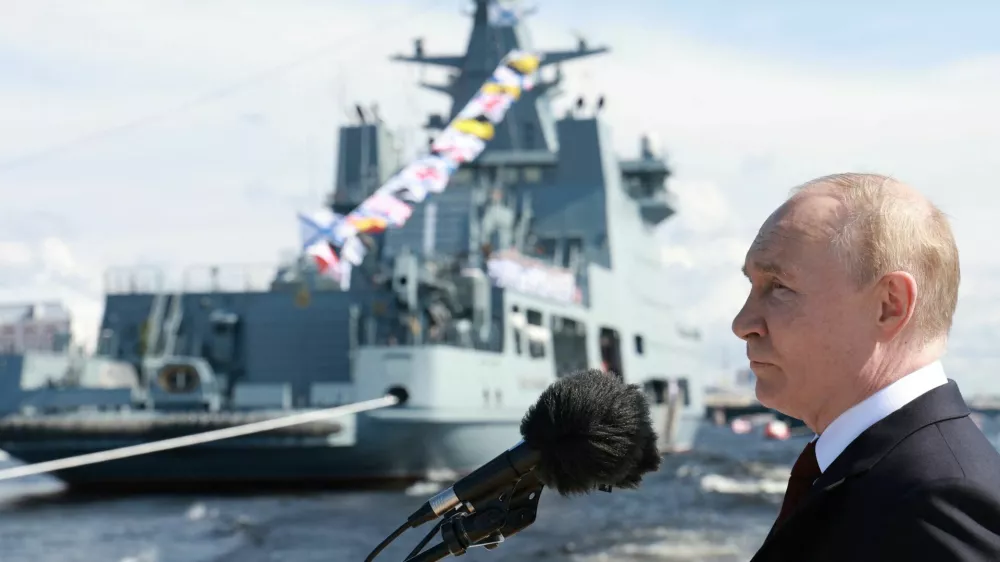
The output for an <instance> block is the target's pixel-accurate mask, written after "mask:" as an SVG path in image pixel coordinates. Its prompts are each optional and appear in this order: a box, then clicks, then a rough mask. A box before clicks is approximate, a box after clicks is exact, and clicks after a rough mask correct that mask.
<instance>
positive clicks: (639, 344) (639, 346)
mask: <svg viewBox="0 0 1000 562" xmlns="http://www.w3.org/2000/svg"><path fill="white" fill-rule="evenodd" d="M643 343H644V342H643V341H642V336H640V335H639V334H636V335H635V353H636V355H642V354H643Z"/></svg>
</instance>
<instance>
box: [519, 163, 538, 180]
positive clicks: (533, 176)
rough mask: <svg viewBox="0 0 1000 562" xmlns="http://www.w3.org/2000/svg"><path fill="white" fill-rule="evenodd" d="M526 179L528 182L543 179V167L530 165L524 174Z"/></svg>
mask: <svg viewBox="0 0 1000 562" xmlns="http://www.w3.org/2000/svg"><path fill="white" fill-rule="evenodd" d="M522 176H523V177H524V181H526V182H528V183H538V182H540V181H542V169H541V168H539V167H538V166H528V167H526V168H525V169H524V172H523V174H522Z"/></svg>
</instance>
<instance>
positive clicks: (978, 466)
mask: <svg viewBox="0 0 1000 562" xmlns="http://www.w3.org/2000/svg"><path fill="white" fill-rule="evenodd" d="M872 473H873V475H881V476H882V478H878V479H879V480H886V481H890V482H892V483H893V484H892V485H890V486H889V488H888V489H886V490H885V491H886V492H890V493H891V494H892V495H894V496H896V497H900V496H902V495H903V494H905V493H908V492H909V491H910V490H917V489H918V488H920V487H921V486H922V485H924V484H928V483H932V482H947V481H949V480H950V479H966V480H968V481H969V482H968V485H971V486H979V487H983V488H988V489H995V490H997V491H998V492H1000V453H998V452H997V450H996V449H995V448H994V447H993V445H992V444H991V443H990V442H989V440H988V439H986V436H985V435H983V433H982V431H980V429H979V428H978V427H977V426H976V424H975V423H973V422H972V420H971V419H969V418H968V417H964V418H958V419H954V420H947V421H943V422H938V423H933V424H930V425H927V426H925V427H923V428H921V429H920V430H918V431H915V432H914V433H912V434H910V435H909V436H907V437H906V438H905V439H903V440H902V441H900V442H899V443H898V444H897V446H896V447H894V448H893V449H892V450H891V451H890V452H889V453H888V454H887V455H886V456H885V457H884V458H883V459H881V461H879V462H878V463H877V464H876V466H875V467H874V468H873V470H872Z"/></svg>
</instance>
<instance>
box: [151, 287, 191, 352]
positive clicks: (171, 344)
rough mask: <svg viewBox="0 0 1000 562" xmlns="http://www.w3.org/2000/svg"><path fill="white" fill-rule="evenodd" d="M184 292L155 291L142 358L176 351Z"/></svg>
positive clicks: (182, 314)
mask: <svg viewBox="0 0 1000 562" xmlns="http://www.w3.org/2000/svg"><path fill="white" fill-rule="evenodd" d="M183 304H184V294H183V293H182V292H181V291H177V292H175V293H173V294H169V293H167V292H165V291H164V292H160V293H157V294H156V295H155V296H154V297H153V305H152V306H151V307H150V311H149V318H148V319H147V324H146V325H147V327H146V345H145V350H144V353H143V359H150V358H154V357H164V356H168V355H173V354H174V353H176V352H177V336H178V334H179V332H180V327H181V321H182V320H183V319H184V306H183Z"/></svg>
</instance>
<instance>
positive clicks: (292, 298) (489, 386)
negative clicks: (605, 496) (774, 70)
mask: <svg viewBox="0 0 1000 562" xmlns="http://www.w3.org/2000/svg"><path fill="white" fill-rule="evenodd" d="M475 4H476V9H475V12H474V15H473V27H472V33H471V36H470V39H469V42H468V48H467V52H466V53H465V54H464V55H460V56H433V55H430V54H428V53H426V52H425V48H424V45H423V43H422V42H421V41H418V42H417V43H416V44H415V45H414V52H413V53H412V54H411V55H409V56H400V57H397V59H398V60H401V61H406V62H410V63H416V64H424V65H433V66H438V67H445V68H448V69H451V70H453V71H454V74H453V77H452V79H451V80H450V82H448V83H446V84H425V85H424V86H426V87H428V88H430V89H432V90H435V91H438V92H441V93H444V94H446V95H448V96H450V97H451V99H452V110H451V115H449V116H447V117H444V116H435V115H432V116H431V117H430V119H429V120H428V123H427V125H428V128H429V129H431V130H432V131H433V130H434V129H440V128H442V127H444V126H445V124H446V123H447V122H448V121H450V119H451V118H452V117H454V115H455V113H456V112H457V111H458V110H459V109H460V108H461V107H462V106H463V105H464V104H465V103H466V101H468V100H469V99H470V97H471V96H472V95H473V94H474V93H475V91H476V90H477V88H479V86H480V85H481V84H482V83H483V80H484V79H486V78H487V77H488V75H489V72H490V71H491V69H493V68H495V67H496V65H497V64H498V62H499V61H500V60H501V58H502V57H503V56H504V55H505V54H506V53H507V52H509V51H510V50H512V49H515V48H520V49H530V47H531V46H530V45H526V44H524V41H523V37H524V33H523V30H522V27H521V26H522V25H523V23H521V22H520V21H518V22H510V21H497V20H496V19H495V18H491V9H493V8H495V6H494V5H492V3H491V2H487V1H485V0H478V1H476V3H475ZM605 50H606V49H604V48H590V47H588V46H586V45H585V44H583V43H581V44H580V45H579V47H578V48H577V49H575V50H567V51H562V52H549V53H544V58H543V59H542V66H543V68H542V71H543V72H542V79H541V80H540V82H539V83H538V84H537V85H536V86H535V88H534V89H532V90H530V91H526V92H525V93H524V95H523V96H522V98H521V99H520V100H519V101H518V102H517V103H516V104H514V105H513V107H512V108H511V109H510V111H509V112H508V114H507V117H506V119H505V120H504V122H503V123H502V124H501V125H499V126H498V127H497V128H496V135H495V137H494V138H493V139H492V140H491V141H490V142H489V143H488V145H487V147H486V150H485V152H483V154H482V155H481V156H480V157H479V158H478V159H476V160H475V161H473V162H471V163H469V164H467V165H465V166H463V167H462V168H461V169H459V170H457V171H456V172H455V174H454V176H453V177H452V180H451V182H450V183H449V185H448V188H447V189H446V190H445V191H444V192H443V193H441V194H435V195H432V196H430V197H428V199H427V200H426V201H425V202H424V203H422V204H420V205H417V206H416V207H415V209H414V213H413V216H412V217H411V218H410V219H409V220H408V222H407V223H406V224H405V225H404V226H403V227H402V228H398V229H389V230H387V231H385V232H384V233H381V234H378V235H375V236H373V237H371V239H370V243H371V244H372V249H371V251H370V252H369V254H368V256H367V258H366V260H365V262H364V263H363V264H362V265H361V266H360V267H358V268H355V270H354V272H353V274H352V280H351V286H350V288H349V289H348V290H341V289H340V288H339V287H338V286H337V285H336V284H335V283H333V282H332V281H330V280H328V279H325V278H322V277H321V276H319V275H316V272H315V271H314V269H313V268H312V266H311V264H310V263H309V261H308V260H306V259H299V260H296V261H294V262H292V263H288V264H286V265H285V266H284V267H282V268H280V269H279V270H278V271H277V272H276V273H274V274H273V275H272V277H271V280H270V282H269V284H268V285H267V286H265V287H260V288H254V287H250V288H243V289H237V290H233V289H231V288H228V287H225V286H223V284H224V283H223V278H224V277H225V276H226V275H228V274H231V273H233V272H234V271H235V272H236V275H237V277H238V278H242V275H243V272H241V271H240V270H233V269H231V268H229V269H227V268H226V267H224V266H220V267H218V268H210V269H208V270H191V271H189V272H186V273H185V275H184V278H185V279H186V280H188V281H191V280H193V279H194V277H195V276H196V275H197V274H203V275H207V278H208V279H209V280H210V281H211V283H210V284H209V285H208V286H202V287H194V286H192V284H191V283H190V282H189V283H187V284H184V285H182V286H180V287H177V288H169V287H167V286H164V284H163V283H162V282H161V281H160V280H162V279H163V277H162V276H160V274H159V273H157V272H155V271H153V272H149V271H145V272H143V271H123V270H118V271H113V272H109V275H108V284H107V296H106V305H105V312H104V317H103V321H102V324H101V336H100V344H99V349H98V353H97V354H96V356H95V357H94V358H92V359H91V360H90V362H89V363H88V364H87V365H83V366H81V365H79V364H78V362H76V361H75V360H72V359H70V358H68V357H62V356H59V355H47V356H44V357H41V356H33V355H31V354H22V355H7V356H4V357H3V358H0V387H2V388H0V413H6V416H5V417H4V418H2V419H0V449H3V450H6V451H8V452H9V453H10V455H12V456H13V457H16V458H18V459H21V460H23V461H25V462H29V463H34V462H40V461H46V460H51V459H56V458H62V457H68V456H71V455H77V454H81V453H87V452H92V451H98V450H104V449H109V448H113V447H120V446H125V445H130V444H135V443H140V442H146V441H151V440H156V439H162V438H165V437H172V436H176V435H181V434H186V433H193V432H198V431H205V430H208V429H214V428H218V427H225V426H230V425H236V424H240V423H245V422H247V421H252V420H256V419H262V418H266V417H273V416H280V415H287V414H289V413H292V412H296V411H302V410H307V409H314V408H320V407H328V406H332V405H336V404H344V403H350V402H354V401H360V400H366V399H370V398H375V397H378V396H382V395H384V394H385V393H386V392H387V390H389V389H394V392H397V393H400V392H401V393H403V394H405V395H406V396H407V401H406V402H405V404H403V405H401V406H396V407H392V408H387V409H382V410H376V411H371V412H367V413H361V414H357V415H352V416H347V417H344V418H339V419H337V420H335V421H334V422H331V423H326V424H310V425H308V426H299V427H293V428H287V429H283V430H278V431H274V432H269V433H265V434H259V435H254V436H248V437H239V438H234V439H229V440H224V441H218V442H214V443H209V444H203V445H197V446H193V447H190V448H186V449H178V450H172V451H165V452H160V453H154V454H150V455H144V456H139V457H133V458H127V459H120V460H115V461H110V462H105V463H99V464H93V465H89V466H82V467H77V468H72V469H68V470H65V471H61V472H59V473H57V476H58V477H59V478H61V479H63V480H64V481H66V482H68V483H70V484H73V485H77V486H88V485H89V486H112V485H147V486H151V485H157V484H166V485H176V484H182V483H186V484H205V483H210V484H213V485H220V484H227V483H243V484H246V483H251V482H252V483H258V484H259V483H306V482H332V481H353V480H368V479H379V480H382V479H423V478H428V477H433V476H434V475H435V474H452V473H462V472H465V471H468V470H471V469H473V468H475V467H477V466H479V465H480V464H482V463H483V462H485V461H487V460H489V459H491V458H493V457H494V456H495V455H496V454H498V452H500V451H502V450H504V449H506V448H507V447H509V446H510V445H512V444H513V443H515V442H516V441H517V440H518V439H519V433H518V425H519V422H520V420H521V417H522V416H523V414H524V412H525V410H526V408H527V407H528V406H529V405H531V404H532V403H534V401H535V400H536V398H537V397H538V395H539V393H540V392H541V391H542V390H543V389H544V388H545V387H547V386H548V385H549V384H550V383H552V382H553V381H554V380H556V379H557V378H558V377H561V376H565V375H567V374H570V373H573V372H576V371H579V370H582V369H585V368H588V367H590V368H601V367H603V368H605V369H606V370H608V371H609V372H610V374H609V376H622V377H624V379H625V380H627V381H629V382H635V383H638V384H641V385H643V386H644V388H646V389H647V390H648V392H649V396H650V400H651V401H652V403H653V404H654V412H655V414H656V416H657V424H658V427H657V429H658V430H659V432H660V434H661V444H660V445H661V449H662V450H663V451H664V452H665V453H666V452H674V451H681V450H685V449H687V448H689V447H690V445H691V443H692V440H693V437H694V431H695V428H696V427H697V426H698V424H699V423H700V420H701V418H702V415H703V406H702V404H701V394H700V389H701V385H702V378H703V377H704V376H705V373H704V370H703V369H704V367H703V366H702V365H701V363H700V361H699V356H698V355H697V349H696V346H697V343H696V342H692V341H690V340H689V339H685V338H684V336H683V334H682V333H681V331H680V330H679V329H678V326H677V325H676V324H675V322H674V320H673V319H672V318H671V312H670V309H669V308H667V306H666V304H665V303H666V302H667V301H668V300H669V287H668V286H667V285H666V281H665V276H664V271H663V269H662V268H663V266H662V264H661V260H660V256H659V252H658V246H657V244H656V243H655V241H654V239H653V236H654V229H655V228H656V227H657V225H659V224H660V223H662V222H663V221H665V220H667V219H668V218H669V217H670V216H671V215H672V214H673V213H674V211H675V209H674V205H673V203H672V199H671V197H670V195H669V193H668V191H667V189H666V180H667V178H668V176H669V175H670V174H669V171H668V169H667V166H666V164H665V162H664V160H663V159H662V157H660V156H659V155H657V154H654V153H653V151H652V150H651V148H650V146H649V143H648V142H647V141H646V140H642V141H641V143H640V145H641V150H640V155H639V158H637V159H634V160H625V161H622V160H619V158H617V157H616V156H615V152H614V150H613V148H612V146H611V145H610V140H609V139H610V135H609V133H608V129H607V128H606V125H605V124H604V123H603V122H602V120H601V118H600V116H599V115H598V114H596V113H592V114H589V115H582V114H581V112H579V111H573V112H570V113H569V114H567V115H566V116H564V117H562V118H559V119H557V118H555V117H554V115H553V113H552V109H551V107H550V101H551V100H550V97H551V96H552V94H553V92H554V89H555V86H556V85H557V84H558V83H559V78H560V73H559V71H558V67H559V65H560V64H561V63H565V62H569V61H572V60H574V59H579V58H584V57H589V56H592V55H596V54H600V53H603V52H605ZM553 71H555V72H553ZM393 144H394V141H393V138H392V135H391V133H390V132H389V129H388V127H387V126H386V124H385V123H383V122H382V121H381V120H380V119H377V118H375V117H373V116H372V115H371V114H369V113H367V112H365V111H364V109H360V108H359V119H358V122H356V123H353V124H349V125H347V126H343V127H341V129H340V136H339V145H338V146H339V148H338V156H337V173H336V189H335V192H334V195H333V196H332V197H331V198H330V199H329V201H328V204H329V205H330V207H331V208H333V209H334V210H335V211H336V212H339V213H345V212H347V211H350V210H351V209H352V208H354V206H356V205H357V204H358V203H360V202H361V201H362V200H363V199H364V198H365V197H367V196H368V195H370V194H371V193H372V192H373V191H374V190H375V189H377V188H378V187H379V186H380V185H381V184H382V183H383V182H384V181H386V180H387V179H388V178H389V177H390V176H391V175H392V174H393V173H394V172H395V171H396V170H398V169H399V168H400V166H401V164H403V162H401V161H400V159H399V157H398V155H397V154H396V153H395V152H394V149H393ZM496 256H505V257H506V258H507V259H508V261H507V265H508V266H509V267H506V268H503V269H498V268H497V267H487V260H488V259H489V258H490V257H496ZM525 263H527V264H533V265H534V266H535V269H534V270H533V271H534V272H535V273H534V274H531V275H528V274H526V273H525V271H528V270H525V269H522V268H521V264H525ZM545 271H550V272H555V273H558V274H566V273H567V272H568V273H570V274H571V275H572V276H573V278H574V279H575V280H576V285H577V289H578V291H577V293H576V295H575V296H577V297H578V298H577V299H570V300H565V299H564V300H555V299H553V298H552V297H551V295H546V293H545V286H546V282H545V276H544V275H545ZM519 272H520V273H519ZM143 275H145V277H144V276H143ZM519 275H520V276H519ZM63 372H66V373H70V374H71V376H69V377H64V381H63V382H62V383H60V384H51V383H45V384H43V383H42V382H40V381H43V380H45V381H48V380H49V379H50V378H52V376H53V375H57V374H60V373H63ZM81 373H89V374H86V376H84V375H81Z"/></svg>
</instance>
